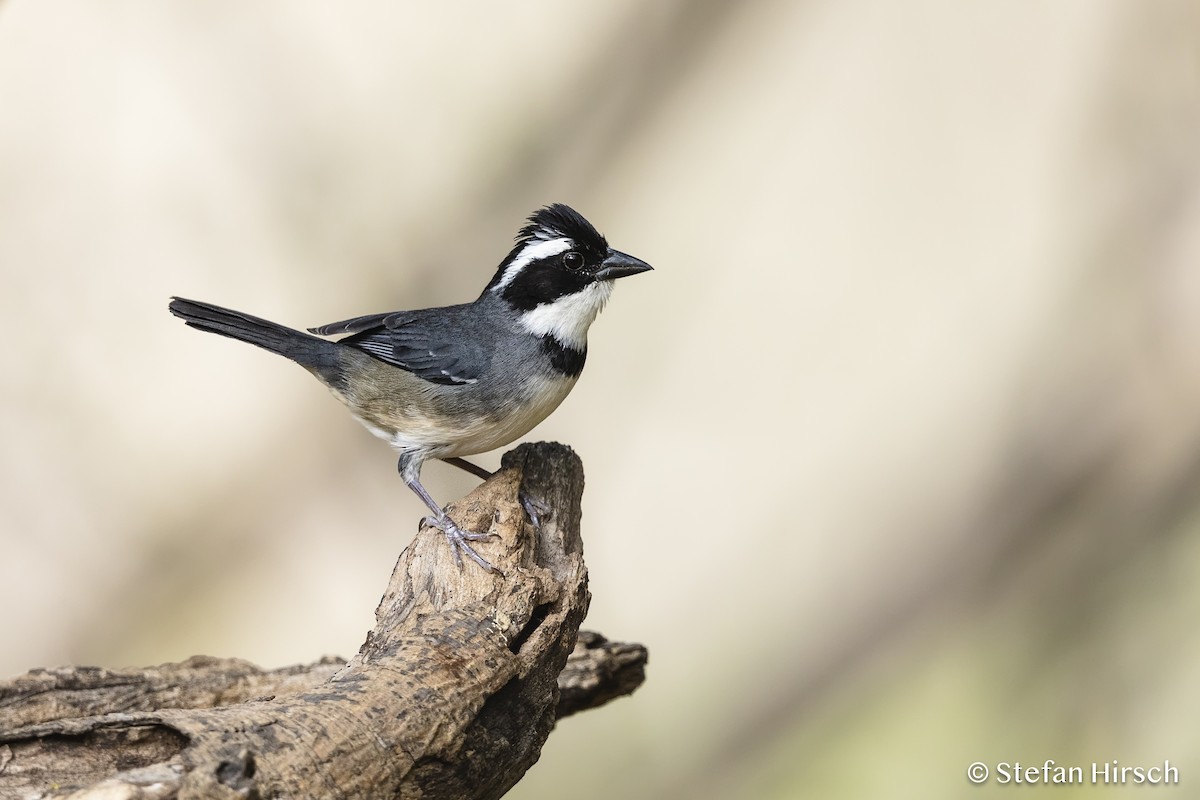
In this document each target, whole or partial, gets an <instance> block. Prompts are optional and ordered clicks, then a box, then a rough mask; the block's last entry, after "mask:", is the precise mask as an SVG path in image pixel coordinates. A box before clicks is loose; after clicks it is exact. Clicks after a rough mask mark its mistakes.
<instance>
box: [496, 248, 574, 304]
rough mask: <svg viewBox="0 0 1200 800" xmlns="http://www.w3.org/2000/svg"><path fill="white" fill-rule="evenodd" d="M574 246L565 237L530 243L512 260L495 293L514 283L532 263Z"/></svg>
mask: <svg viewBox="0 0 1200 800" xmlns="http://www.w3.org/2000/svg"><path fill="white" fill-rule="evenodd" d="M574 246H575V242H574V241H572V240H571V239H568V238H567V237H565V236H563V237H560V238H558V239H549V240H542V239H537V240H534V241H531V242H529V243H528V244H526V245H525V246H524V247H522V248H521V252H519V253H517V257H516V258H514V259H513V260H512V263H510V264H509V265H508V266H507V267H505V268H504V274H503V275H501V276H500V281H499V282H498V283H497V284H496V286H495V289H494V291H496V292H497V293H499V292H500V291H502V290H503V289H504V287H505V286H508V285H509V284H510V283H512V282H513V278H515V277H517V275H518V274H519V273H520V272H521V270H523V269H525V267H526V266H528V265H529V263H530V262H531V261H537V260H539V259H542V258H547V257H549V256H556V255H558V254H559V253H565V252H567V251H568V250H570V249H571V248H572V247H574Z"/></svg>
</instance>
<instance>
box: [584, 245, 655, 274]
mask: <svg viewBox="0 0 1200 800" xmlns="http://www.w3.org/2000/svg"><path fill="white" fill-rule="evenodd" d="M652 269H654V267H652V266H650V265H649V264H647V263H646V262H645V261H642V260H641V259H640V258H634V257H633V256H631V255H626V254H625V253H622V252H620V251H619V250H609V251H608V258H606V259H604V260H603V261H601V262H600V269H598V270H596V280H599V281H611V280H613V279H615V278H624V277H625V276H626V275H637V274H638V273H639V272H647V271H648V270H652Z"/></svg>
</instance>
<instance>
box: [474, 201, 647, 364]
mask: <svg viewBox="0 0 1200 800" xmlns="http://www.w3.org/2000/svg"><path fill="white" fill-rule="evenodd" d="M649 269H651V267H650V265H649V264H647V263H646V262H644V261H642V260H640V259H637V258H634V257H633V256H631V255H627V254H625V253H622V252H620V251H619V250H614V249H612V248H611V247H609V246H608V241H607V240H606V239H605V238H604V237H603V236H602V235H601V234H600V232H599V231H597V230H596V229H595V228H594V227H592V224H591V223H590V222H588V221H587V220H586V219H584V218H583V216H582V215H581V214H580V213H579V212H578V211H575V210H574V209H573V208H571V207H569V206H565V205H563V204H561V203H555V204H554V205H550V206H546V207H545V208H543V209H540V210H538V211H536V212H534V213H533V214H532V215H531V216H530V217H529V221H528V222H527V223H526V225H525V227H523V228H521V231H520V233H518V234H517V240H516V245H515V246H514V247H513V249H512V251H511V252H510V253H509V254H508V256H507V257H506V258H505V259H504V261H502V262H501V263H500V266H499V268H498V269H497V270H496V275H495V277H494V278H492V281H491V283H489V284H488V286H487V289H485V290H484V292H485V294H486V293H487V292H491V293H493V294H494V295H496V296H497V297H499V298H500V299H501V300H503V301H504V302H505V303H507V304H508V305H509V306H510V307H511V308H512V309H514V310H515V311H517V312H518V313H520V314H521V322H522V324H523V325H524V327H526V328H527V329H528V330H529V331H530V332H531V333H534V334H535V335H538V336H544V335H553V336H554V337H555V338H556V339H558V340H559V342H561V343H562V344H564V345H567V346H569V347H573V348H575V349H577V350H583V349H585V348H586V345H587V329H588V327H589V326H590V325H591V324H592V322H593V321H594V320H595V319H596V315H597V314H599V313H600V309H601V308H603V307H604V303H605V301H606V300H608V296H609V294H610V293H611V292H612V282H613V281H614V280H616V279H617V278H623V277H625V276H627V275H636V274H638V273H639V272H646V271H647V270H649Z"/></svg>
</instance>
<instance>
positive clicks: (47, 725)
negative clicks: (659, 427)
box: [0, 444, 646, 800]
mask: <svg viewBox="0 0 1200 800" xmlns="http://www.w3.org/2000/svg"><path fill="white" fill-rule="evenodd" d="M522 487H523V488H524V490H525V491H526V492H527V493H528V494H530V495H531V496H534V497H537V498H538V499H539V500H540V501H541V502H542V503H544V504H545V505H546V506H547V507H548V508H549V509H550V513H549V515H548V516H547V518H546V519H544V520H543V521H542V524H541V526H540V528H536V529H535V528H534V526H532V525H531V524H529V522H528V520H527V519H526V517H525V514H524V511H523V510H522V508H521V505H520V503H519V502H518V499H517V494H518V490H519V489H521V488H522ZM582 492H583V468H582V465H581V464H580V463H579V460H578V458H577V457H576V456H575V454H574V453H572V452H571V450H570V449H569V448H566V447H563V446H562V445H551V444H537V445H523V446H521V447H519V448H517V449H516V450H513V451H512V452H510V453H507V454H506V455H505V457H504V461H503V469H502V470H501V471H500V472H499V473H497V475H496V476H495V477H493V478H492V479H491V480H489V481H487V482H486V483H484V484H483V485H482V486H480V487H479V488H478V489H476V490H475V491H474V492H472V493H471V494H470V495H468V496H467V497H466V498H464V499H463V500H462V501H460V502H459V503H457V504H455V505H454V506H452V507H451V508H450V509H449V510H450V513H451V515H452V516H453V517H454V519H455V520H456V521H458V522H459V523H460V524H462V525H463V527H464V528H466V529H469V530H490V531H491V532H493V533H496V534H497V538H496V539H493V540H492V541H489V542H484V543H481V544H480V545H479V547H480V551H481V553H483V554H484V556H485V558H487V559H488V560H489V561H491V562H492V563H493V564H495V565H497V566H498V567H499V568H500V569H501V570H502V571H503V573H504V575H503V576H498V575H494V574H491V573H488V572H485V571H484V570H482V569H478V568H476V567H475V565H473V564H470V563H468V564H466V565H465V566H464V567H463V568H461V569H460V568H458V566H457V565H456V563H455V561H454V556H453V553H452V551H451V549H450V547H449V546H448V545H447V543H446V541H445V539H444V537H443V536H442V534H441V532H440V531H437V530H435V529H432V528H424V529H422V530H421V531H420V532H419V533H418V535H417V538H416V539H415V540H414V542H413V543H412V544H411V545H410V546H409V547H408V548H406V549H405V551H404V552H403V553H402V554H401V556H400V559H399V561H398V562H397V564H396V568H395V570H394V571H393V574H392V578H391V582H390V584H389V586H388V588H387V591H386V592H385V593H384V596H383V599H382V601H381V602H380V604H379V608H378V609H377V610H376V623H377V624H376V627H375V629H374V630H373V631H371V632H370V633H369V634H368V636H367V641H366V642H365V643H364V644H363V645H362V647H361V648H360V650H359V652H358V655H356V656H355V657H354V658H352V659H350V661H349V662H342V661H341V660H340V659H323V660H321V661H319V662H316V663H313V664H309V665H304V666H297V667H288V668H285V669H278V670H262V669H259V668H258V667H255V666H254V665H252V664H249V663H247V662H244V661H240V660H238V659H216V658H206V657H199V658H193V659H189V660H188V661H185V662H182V663H179V664H165V665H162V666H160V667H153V668H148V669H142V670H125V671H113V670H103V669H97V668H88V667H70V668H64V669H58V670H35V671H33V672H30V673H28V674H27V675H24V676H21V677H19V678H16V679H15V680H12V681H9V682H5V683H0V797H4V798H9V797H14V798H15V797H23V798H24V797H28V798H32V797H71V798H79V799H82V798H100V797H103V798H106V800H107V799H108V798H131V799H132V798H176V797H177V798H285V797H287V798H320V797H336V798H345V799H346V800H352V799H354V798H364V799H365V798H380V797H399V798H404V797H414V798H415V797H421V798H468V797H469V798H493V797H499V796H501V795H503V794H504V793H505V792H506V791H507V790H508V789H509V788H511V787H512V786H513V784H515V783H516V782H517V781H518V780H519V779H520V778H521V776H522V775H524V773H525V771H526V770H527V769H528V768H529V767H530V766H531V765H532V764H533V763H534V762H535V761H536V760H537V757H538V755H539V753H540V751H541V746H542V744H543V743H544V742H545V740H546V737H547V736H548V735H549V733H550V730H551V728H552V727H553V726H554V723H555V720H556V719H558V718H560V717H563V716H567V715H568V714H572V713H575V712H577V711H581V710H584V709H587V708H592V707H595V706H597V705H600V704H602V703H604V702H607V701H608V700H610V699H612V698H614V697H618V696H620V695H622V694H628V693H629V692H632V691H633V690H634V689H635V688H636V687H637V686H638V685H640V683H641V681H642V679H643V676H644V672H643V670H644V666H645V663H646V651H645V649H644V648H643V647H641V646H640V645H624V644H617V643H611V642H608V641H606V640H605V639H604V638H603V637H601V636H599V635H597V634H588V633H583V634H579V632H578V631H579V624H580V623H581V622H582V620H583V617H584V615H585V614H586V613H587V607H588V601H589V595H588V591H587V570H586V568H585V566H584V563H583V555H582V543H581V540H580V535H579V522H580V497H581V495H582Z"/></svg>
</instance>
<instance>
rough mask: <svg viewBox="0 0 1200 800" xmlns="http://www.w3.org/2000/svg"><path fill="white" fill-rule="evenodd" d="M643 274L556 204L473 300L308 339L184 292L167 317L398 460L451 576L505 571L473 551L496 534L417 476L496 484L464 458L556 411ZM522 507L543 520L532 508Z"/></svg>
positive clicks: (333, 326) (536, 218) (638, 263)
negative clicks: (288, 368)
mask: <svg viewBox="0 0 1200 800" xmlns="http://www.w3.org/2000/svg"><path fill="white" fill-rule="evenodd" d="M651 269H652V267H651V266H650V265H649V264H647V263H646V262H645V261H642V260H641V259H638V258H635V257H633V256H631V255H628V254H626V253H623V252H621V251H619V250H614V249H613V248H612V247H610V246H609V244H608V241H607V239H606V238H605V237H604V236H603V235H602V234H601V233H600V232H599V231H597V230H596V228H595V227H593V226H592V224H591V223H590V222H588V221H587V220H586V219H585V218H584V217H583V216H582V215H581V214H580V213H579V212H577V211H575V210H574V209H573V208H571V207H570V206H567V205H564V204H562V203H554V204H551V205H547V206H545V207H543V208H540V209H538V210H537V211H535V212H533V213H532V214H531V215H530V216H529V217H528V218H527V220H526V222H525V224H524V226H523V227H521V229H520V231H519V232H518V233H517V236H516V239H515V243H514V245H513V247H512V249H511V250H510V251H509V253H508V255H507V256H505V258H504V260H503V261H501V262H500V265H499V266H498V267H497V268H496V271H495V273H494V274H493V275H492V278H491V280H490V281H489V282H488V284H487V286H485V287H484V289H483V292H482V293H481V294H480V295H479V297H478V298H476V299H475V300H474V301H473V302H470V303H463V304H460V305H452V306H443V307H438V308H424V309H417V310H413V311H389V312H384V313H379V314H368V315H366V316H360V317H353V318H351V319H346V320H342V321H340V322H333V323H330V324H328V325H321V326H318V327H315V328H308V329H307V331H308V332H307V333H306V332H303V331H299V330H295V329H293V328H289V327H286V326H284V325H280V324H278V323H275V322H270V321H268V320H265V319H261V318H259V317H254V316H251V315H249V314H244V313H242V312H239V311H232V310H230V309H227V308H222V307H221V306H217V305H213V304H211V303H205V302H201V301H198V300H188V299H186V298H183V297H172V298H171V299H170V304H169V306H168V308H169V309H170V311H171V313H172V314H174V315H175V316H177V317H179V318H180V319H182V320H183V321H184V322H185V323H186V324H187V325H189V326H190V327H193V328H196V329H197V330H201V331H206V332H208V333H215V334H219V335H221V336H227V337H229V338H231V339H237V340H239V341H243V342H248V343H250V344H252V345H255V346H257V347H261V348H262V349H264V350H267V351H269V352H272V353H275V354H277V355H281V356H284V357H285V358H288V359H291V360H292V361H294V362H296V363H297V364H299V365H300V366H302V367H304V368H305V369H306V370H308V371H309V372H310V373H312V374H313V375H314V376H315V377H316V378H317V380H319V381H320V382H321V383H323V384H325V386H326V387H327V388H328V389H329V390H330V392H332V393H333V395H334V397H336V398H337V399H338V400H340V401H341V402H342V403H344V404H345V405H346V407H347V408H349V410H350V413H351V414H353V415H354V417H355V418H356V419H358V421H359V422H361V423H362V424H363V425H364V426H366V428H367V430H369V431H370V432H371V433H373V434H375V435H376V436H378V437H379V438H381V439H383V440H385V441H386V442H387V443H388V444H390V445H391V446H392V447H393V448H394V449H395V450H396V451H397V452H398V453H399V461H398V462H397V469H398V471H399V473H400V476H401V478H402V479H403V480H404V483H405V484H406V485H407V486H408V488H409V489H411V490H412V491H413V492H414V493H415V494H416V495H417V496H418V497H419V498H420V499H421V501H422V502H423V503H424V504H425V505H426V506H428V508H429V510H430V511H431V512H432V516H430V517H426V518H425V519H424V520H423V522H430V523H432V524H433V525H434V526H435V527H436V528H438V529H440V530H441V531H442V532H443V533H444V534H445V536H446V538H447V540H448V541H449V543H450V545H451V547H452V549H453V553H454V557H455V561H456V562H457V563H458V566H459V568H460V569H461V568H462V555H466V556H467V557H469V558H470V559H471V560H472V561H474V562H475V563H476V564H478V565H479V566H480V567H482V568H484V569H485V570H488V571H491V572H496V573H499V572H500V570H498V569H497V568H496V567H494V566H493V565H492V564H491V563H489V562H488V561H487V560H486V559H485V558H483V556H481V555H480V554H479V553H478V552H477V551H476V550H475V548H474V547H472V545H471V542H476V541H481V540H485V539H488V538H490V534H481V533H475V532H472V531H468V530H463V529H462V528H460V527H459V526H458V524H457V523H455V522H454V520H452V519H451V518H450V516H449V515H448V514H447V513H446V512H445V510H444V509H443V508H442V506H441V505H439V504H438V503H437V501H435V500H434V499H433V497H432V496H431V495H430V494H429V492H428V491H427V490H426V489H425V487H424V486H423V485H422V483H421V467H422V466H423V465H424V463H425V462H426V461H427V460H429V459H441V460H443V461H445V462H447V463H449V464H452V465H454V466H456V467H459V468H461V469H464V470H466V471H467V472H470V473H471V474H473V475H475V476H477V477H480V478H483V479H487V478H488V477H490V476H491V473H490V472H488V471H487V470H485V469H483V468H482V467H478V466H476V465H475V464H472V463H471V462H469V461H467V460H466V459H465V458H464V457H465V456H471V455H477V454H479V453H485V452H488V451H490V450H494V449H496V448H499V447H503V446H504V445H507V444H509V443H511V442H513V441H515V440H516V439H518V438H520V437H522V436H524V435H525V434H526V433H528V432H529V431H530V430H532V429H533V427H534V426H535V425H537V424H538V423H540V422H541V421H542V420H544V419H545V418H546V417H547V416H548V415H549V414H550V413H551V412H552V411H554V409H556V408H557V407H558V405H559V404H560V403H561V402H562V401H563V399H564V398H566V396H567V394H568V393H569V392H570V391H571V389H572V388H574V386H575V383H576V381H577V380H578V379H579V376H580V373H581V372H582V371H583V366H584V361H585V360H586V358H587V352H588V348H587V334H588V329H589V328H590V327H591V325H592V323H593V322H594V321H595V319H596V316H597V315H598V314H599V313H600V311H601V309H602V308H603V307H604V305H605V303H606V302H607V301H608V299H609V295H610V294H611V293H612V289H613V282H614V281H616V280H617V279H619V278H624V277H627V276H631V275H637V274H639V273H642V272H647V271H649V270H651ZM339 336H340V337H342V338H336V339H331V338H330V337H339ZM522 502H523V503H524V505H525V509H526V511H527V513H528V514H529V516H530V519H531V521H532V522H533V523H534V524H535V525H537V524H538V508H539V504H538V503H537V501H536V500H534V499H532V498H525V497H522ZM543 510H544V509H543Z"/></svg>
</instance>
